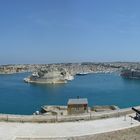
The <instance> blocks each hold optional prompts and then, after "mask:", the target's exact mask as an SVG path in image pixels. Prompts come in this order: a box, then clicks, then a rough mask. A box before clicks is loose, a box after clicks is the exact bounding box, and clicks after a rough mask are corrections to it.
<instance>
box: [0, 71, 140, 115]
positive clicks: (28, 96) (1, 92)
mask: <svg viewBox="0 0 140 140" xmlns="http://www.w3.org/2000/svg"><path fill="white" fill-rule="evenodd" d="M28 75H29V73H22V74H13V75H0V113H11V114H32V113H33V112H35V111H36V110H39V109H40V107H41V106H42V105H47V104H48V105H53V104H54V105H66V104H67V101H68V99H69V98H76V97H77V96H80V97H84V98H88V101H89V105H90V106H93V105H112V104H113V105H117V106H119V107H120V108H126V107H131V106H136V105H140V80H129V79H123V78H122V77H120V76H119V74H117V73H113V74H89V75H86V76H76V77H75V79H74V80H73V81H70V82H68V83H67V84H60V85H37V84H27V83H24V82H23V78H24V77H27V76H28Z"/></svg>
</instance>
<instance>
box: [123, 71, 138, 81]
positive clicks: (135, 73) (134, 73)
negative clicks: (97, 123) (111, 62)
mask: <svg viewBox="0 0 140 140" xmlns="http://www.w3.org/2000/svg"><path fill="white" fill-rule="evenodd" d="M121 76H122V77H124V78H132V79H140V70H136V69H124V70H122V71H121Z"/></svg>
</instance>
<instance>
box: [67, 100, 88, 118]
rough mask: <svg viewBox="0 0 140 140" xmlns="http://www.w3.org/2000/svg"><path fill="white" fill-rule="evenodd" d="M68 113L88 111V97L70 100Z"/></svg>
mask: <svg viewBox="0 0 140 140" xmlns="http://www.w3.org/2000/svg"><path fill="white" fill-rule="evenodd" d="M67 111H68V114H69V115H71V114H79V113H87V112H88V100H87V98H77V99H69V100H68V108H67Z"/></svg>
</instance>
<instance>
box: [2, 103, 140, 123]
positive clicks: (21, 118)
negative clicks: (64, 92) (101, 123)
mask: <svg viewBox="0 0 140 140" xmlns="http://www.w3.org/2000/svg"><path fill="white" fill-rule="evenodd" d="M135 108H136V109H140V106H137V107H135ZM131 113H134V111H133V110H132V109H131V108H126V109H118V110H115V111H107V112H98V113H96V112H95V113H94V112H93V113H86V114H80V115H66V116H64V115H63V116H58V115H56V116H49V115H11V114H0V121H7V122H38V123H44V122H46V123H52V122H69V121H80V120H96V119H103V118H111V117H120V116H125V115H127V114H131Z"/></svg>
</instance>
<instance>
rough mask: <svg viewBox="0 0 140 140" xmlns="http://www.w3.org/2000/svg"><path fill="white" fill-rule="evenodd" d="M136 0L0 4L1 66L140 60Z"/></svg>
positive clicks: (7, 0)
mask: <svg viewBox="0 0 140 140" xmlns="http://www.w3.org/2000/svg"><path fill="white" fill-rule="evenodd" d="M139 7H140V1H139V0H0V64H29V63H31V64H39V63H41V64H44V63H67V62H109V61H111V62H112V61H140V8H139Z"/></svg>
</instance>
